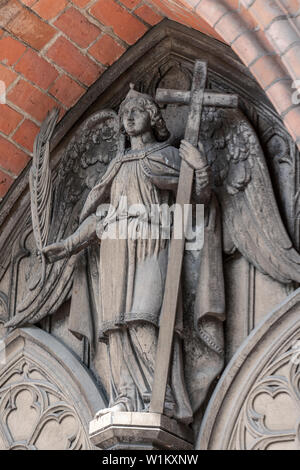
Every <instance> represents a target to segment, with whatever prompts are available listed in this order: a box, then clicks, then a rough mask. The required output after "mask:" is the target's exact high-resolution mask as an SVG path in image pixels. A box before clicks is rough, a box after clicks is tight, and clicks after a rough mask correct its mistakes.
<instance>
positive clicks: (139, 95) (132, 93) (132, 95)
mask: <svg viewBox="0 0 300 470" xmlns="http://www.w3.org/2000/svg"><path fill="white" fill-rule="evenodd" d="M129 87H130V90H129V92H128V93H127V95H126V98H125V100H124V102H125V101H129V100H132V99H134V98H146V99H148V100H151V101H154V100H153V98H152V96H150V95H147V94H146V93H140V92H139V91H136V90H135V89H134V83H130V84H129Z"/></svg>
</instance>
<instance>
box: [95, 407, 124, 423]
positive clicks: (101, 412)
mask: <svg viewBox="0 0 300 470" xmlns="http://www.w3.org/2000/svg"><path fill="white" fill-rule="evenodd" d="M121 411H127V409H126V406H125V405H124V404H123V403H118V404H117V405H114V406H112V407H111V408H103V409H102V410H99V411H97V413H96V415H95V419H98V418H101V416H103V415H106V414H107V413H120V412H121Z"/></svg>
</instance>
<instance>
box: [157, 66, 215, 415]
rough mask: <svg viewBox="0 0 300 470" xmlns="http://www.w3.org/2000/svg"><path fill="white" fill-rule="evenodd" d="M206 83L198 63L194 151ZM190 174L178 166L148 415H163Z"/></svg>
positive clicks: (190, 126) (189, 136)
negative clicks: (176, 234) (177, 233)
mask: <svg viewBox="0 0 300 470" xmlns="http://www.w3.org/2000/svg"><path fill="white" fill-rule="evenodd" d="M206 80H207V63H206V62H201V61H199V60H197V61H196V63H195V68H194V75H193V82H192V89H191V94H190V110H189V115H188V121H187V126H186V131H185V140H187V141H188V142H190V143H191V144H192V145H194V146H195V147H197V144H198V139H199V131H200V123H201V114H202V106H203V99H204V90H205V85H206ZM193 176H194V170H193V169H192V168H191V167H190V166H189V165H188V164H187V163H186V162H185V161H182V162H181V169H180V176H179V183H178V191H177V198H176V209H175V214H174V226H175V227H179V226H181V227H182V228H183V230H182V236H181V238H180V239H176V238H174V233H173V237H172V240H171V244H170V252H169V263H168V269H167V277H166V283H165V294H164V300H163V305H162V312H161V319H160V329H159V337H158V346H157V352H156V362H155V371H154V382H153V387H152V397H151V403H150V411H151V412H153V413H161V414H163V411H164V402H165V395H166V388H167V382H168V375H169V367H170V360H171V354H172V344H173V335H174V327H175V321H176V311H177V303H178V293H179V287H180V278H181V269H182V260H183V255H184V246H185V233H186V226H185V224H186V221H185V219H187V218H185V217H183V214H184V212H183V210H184V205H185V204H189V203H190V199H191V193H192V185H193Z"/></svg>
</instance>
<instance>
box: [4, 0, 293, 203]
mask: <svg viewBox="0 0 300 470" xmlns="http://www.w3.org/2000/svg"><path fill="white" fill-rule="evenodd" d="M165 16H166V17H168V18H170V19H173V20H175V21H178V22H180V23H183V24H185V25H187V26H190V27H193V28H195V29H198V30H200V31H202V32H204V33H205V34H208V35H211V36H213V37H215V38H217V39H219V40H222V41H224V42H227V43H228V44H230V45H231V47H232V48H233V50H234V51H235V52H236V53H237V54H238V55H239V57H240V58H241V60H242V61H243V62H244V63H245V64H246V65H247V66H248V67H249V68H250V70H251V72H252V73H253V75H254V76H255V77H256V79H257V80H258V82H259V83H260V85H261V86H262V88H263V89H264V90H265V92H266V93H267V95H268V96H269V98H270V100H271V101H272V102H273V104H274V106H275V107H276V109H277V111H278V112H279V113H280V114H281V115H282V118H283V119H284V122H285V124H286V126H287V128H288V130H289V131H290V133H291V134H292V136H293V137H294V138H295V140H296V141H297V143H298V144H299V147H300V109H299V106H297V105H295V104H293V102H292V94H293V92H294V91H295V90H293V89H292V81H293V80H295V79H299V80H300V37H299V30H300V0H72V1H71V0H0V80H2V81H3V82H5V85H6V88H7V103H6V104H0V199H1V198H2V197H3V196H4V195H5V193H6V192H7V190H8V188H9V187H10V185H11V184H12V182H13V180H14V179H15V178H16V177H17V176H18V174H19V173H20V172H21V171H22V169H23V168H24V166H25V165H26V164H27V163H28V161H29V160H30V158H31V152H32V148H33V141H34V138H35V136H36V134H37V132H38V129H39V126H40V124H41V121H42V120H43V119H44V117H45V115H46V113H47V111H48V110H49V109H51V108H52V107H53V106H54V105H56V106H59V107H60V109H61V114H60V116H61V117H62V116H63V115H64V114H65V113H66V111H67V110H68V109H70V108H71V107H72V106H74V104H75V103H76V102H77V101H78V100H79V98H80V97H81V96H82V95H83V94H84V93H85V92H86V90H87V89H88V88H89V87H90V86H91V85H92V84H93V83H94V82H95V80H97V78H98V77H99V76H100V75H101V74H102V73H103V71H104V70H106V68H107V67H109V66H110V65H111V64H112V63H114V62H115V61H116V60H117V59H118V58H119V57H120V56H121V55H122V54H123V53H124V51H126V49H128V47H130V46H131V45H132V44H134V43H135V42H136V41H137V40H138V39H140V38H141V37H142V36H143V35H144V34H145V33H146V32H147V31H148V30H149V29H150V28H151V27H152V26H153V25H155V24H157V23H158V22H159V21H161V20H162V18H163V17H165Z"/></svg>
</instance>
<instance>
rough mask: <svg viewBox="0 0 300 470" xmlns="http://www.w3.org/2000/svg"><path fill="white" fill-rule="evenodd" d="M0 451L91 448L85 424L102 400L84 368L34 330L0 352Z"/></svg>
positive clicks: (25, 330) (7, 341) (48, 337)
mask: <svg viewBox="0 0 300 470" xmlns="http://www.w3.org/2000/svg"><path fill="white" fill-rule="evenodd" d="M1 359H2V360H1V367H0V389H1V393H0V449H3V450H4V449H24V450H25V449H30V450H33V449H38V450H47V449H50V450H51V449H61V450H68V449H69V450H75V449H82V450H83V449H91V448H92V447H91V443H90V441H89V438H88V425H89V422H90V420H91V419H92V417H93V416H94V414H95V412H96V411H97V410H98V409H99V408H102V407H103V406H104V398H103V397H102V396H101V392H99V389H98V388H97V387H96V384H95V383H94V381H93V379H92V377H91V375H90V374H89V373H88V371H87V370H86V369H85V368H84V366H83V365H82V364H81V363H80V362H79V361H78V360H77V358H76V357H75V355H73V353H71V352H70V351H69V350H68V349H67V348H66V347H65V346H63V345H62V344H61V343H60V342H59V341H58V340H56V339H55V338H54V337H53V336H51V335H49V334H48V333H46V332H45V331H42V330H41V329H39V328H36V327H30V328H29V327H28V328H22V329H19V330H16V331H15V332H13V333H12V334H10V335H9V336H8V337H7V338H6V339H5V349H3V348H1Z"/></svg>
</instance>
